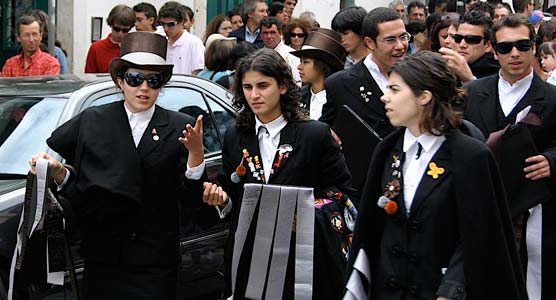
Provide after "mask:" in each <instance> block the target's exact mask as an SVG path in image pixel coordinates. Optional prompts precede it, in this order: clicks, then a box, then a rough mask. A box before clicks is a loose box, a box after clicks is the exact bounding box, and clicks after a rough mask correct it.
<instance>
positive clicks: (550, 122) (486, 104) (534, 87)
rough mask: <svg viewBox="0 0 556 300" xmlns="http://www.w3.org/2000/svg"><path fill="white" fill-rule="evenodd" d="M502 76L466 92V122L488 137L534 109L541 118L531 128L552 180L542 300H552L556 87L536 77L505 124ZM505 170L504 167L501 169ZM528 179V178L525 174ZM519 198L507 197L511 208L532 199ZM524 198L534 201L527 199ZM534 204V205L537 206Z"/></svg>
mask: <svg viewBox="0 0 556 300" xmlns="http://www.w3.org/2000/svg"><path fill="white" fill-rule="evenodd" d="M498 80H499V75H498V74H496V75H493V76H489V77H486V78H482V79H479V80H474V81H472V82H471V83H469V84H468V85H466V86H465V88H466V89H467V91H468V94H469V96H468V100H467V103H466V106H465V118H466V119H467V120H469V121H471V122H473V123H474V124H475V125H476V126H477V127H478V128H479V129H480V130H481V131H482V132H483V134H484V135H485V137H488V136H489V134H490V133H492V132H495V131H498V130H500V129H503V128H504V127H505V126H506V124H508V123H511V124H513V123H515V119H516V116H517V114H518V113H519V112H520V111H521V110H523V109H524V108H526V107H527V106H528V105H531V112H535V113H538V114H539V115H540V116H541V118H542V125H541V126H534V125H528V126H527V127H528V128H529V130H530V132H531V136H532V138H533V141H534V143H535V145H536V148H537V150H538V151H539V153H540V154H542V155H544V156H545V157H546V158H547V159H548V161H549V163H550V173H551V176H550V178H548V179H546V181H547V183H548V185H549V187H551V188H552V190H551V191H552V197H551V198H550V199H542V202H543V220H542V228H543V229H542V264H543V266H542V281H543V283H542V285H543V299H550V298H552V297H553V295H552V293H550V295H549V290H550V287H552V286H555V285H556V270H555V268H554V266H556V255H555V254H554V253H556V203H555V199H556V198H555V197H554V195H555V194H554V187H555V186H556V173H555V172H556V168H555V159H556V98H555V97H556V87H554V86H552V85H551V84H548V83H546V82H544V81H542V80H541V79H540V78H539V77H538V76H537V75H534V77H533V81H532V83H531V87H530V88H529V90H528V91H527V92H526V94H525V95H524V96H523V98H522V99H521V100H520V101H519V102H518V104H517V105H516V106H515V108H514V109H513V110H512V112H511V113H510V114H509V115H508V117H507V119H506V120H505V122H503V121H502V122H501V121H500V120H499V118H497V110H498V109H499V108H497V106H499V105H500V104H499V95H498ZM501 167H502V168H503V167H504V166H501ZM523 175H524V176H525V174H523ZM517 196H518V195H512V194H510V195H508V199H509V200H510V204H511V203H512V202H513V201H517V202H519V201H528V200H530V199H513V198H515V197H517ZM524 198H531V197H527V195H525V196H524ZM536 204H537V203H534V204H533V205H536Z"/></svg>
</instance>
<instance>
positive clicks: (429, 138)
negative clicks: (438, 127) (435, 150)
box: [403, 128, 446, 152]
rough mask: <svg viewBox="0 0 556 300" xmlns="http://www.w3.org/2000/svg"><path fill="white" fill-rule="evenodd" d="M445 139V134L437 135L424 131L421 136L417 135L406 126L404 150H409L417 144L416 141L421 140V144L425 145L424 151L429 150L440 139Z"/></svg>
mask: <svg viewBox="0 0 556 300" xmlns="http://www.w3.org/2000/svg"><path fill="white" fill-rule="evenodd" d="M445 139H446V137H445V136H443V135H439V136H437V135H432V134H429V133H424V134H421V135H420V136H419V137H415V136H414V135H413V134H412V133H411V131H409V129H407V128H406V129H405V134H404V137H403V152H407V151H408V150H409V149H410V148H411V147H412V146H413V145H415V142H419V144H421V146H422V147H423V151H425V152H429V151H430V150H431V149H432V147H433V146H434V144H436V143H437V142H438V141H444V140H445Z"/></svg>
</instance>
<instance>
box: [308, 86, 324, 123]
mask: <svg viewBox="0 0 556 300" xmlns="http://www.w3.org/2000/svg"><path fill="white" fill-rule="evenodd" d="M310 91H311V106H310V107H309V115H310V117H311V119H313V120H318V119H319V118H320V117H321V116H322V107H323V106H324V104H326V90H322V91H320V92H318V93H316V94H315V93H313V89H310Z"/></svg>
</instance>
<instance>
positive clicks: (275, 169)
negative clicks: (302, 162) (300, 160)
mask: <svg viewBox="0 0 556 300" xmlns="http://www.w3.org/2000/svg"><path fill="white" fill-rule="evenodd" d="M296 140H297V126H296V124H295V123H293V122H288V124H287V125H286V126H285V127H284V128H283V129H282V131H281V132H280V143H279V144H278V149H277V150H276V154H274V160H273V162H272V166H271V168H272V169H271V171H270V178H269V179H268V182H269V183H271V180H273V179H275V178H277V176H278V175H279V173H280V172H281V170H283V169H284V165H285V164H286V163H287V162H288V161H289V160H290V159H291V155H295V150H296ZM288 150H289V151H288ZM281 152H282V153H281ZM280 154H282V158H281V159H280Z"/></svg>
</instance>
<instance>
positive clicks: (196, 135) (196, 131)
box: [178, 115, 205, 167]
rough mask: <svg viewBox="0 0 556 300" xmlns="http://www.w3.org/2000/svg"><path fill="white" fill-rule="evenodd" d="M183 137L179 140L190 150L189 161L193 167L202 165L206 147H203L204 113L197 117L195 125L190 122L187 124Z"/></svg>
mask: <svg viewBox="0 0 556 300" xmlns="http://www.w3.org/2000/svg"><path fill="white" fill-rule="evenodd" d="M182 133H183V137H179V138H178V140H179V141H180V143H182V144H183V145H184V146H185V148H187V150H188V151H189V158H188V163H189V166H191V167H196V166H198V165H200V164H201V163H202V162H203V160H204V155H205V153H204V151H205V149H204V147H203V115H199V116H198V117H197V121H195V127H192V126H191V125H190V124H187V125H185V130H184V131H183V132H182Z"/></svg>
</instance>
